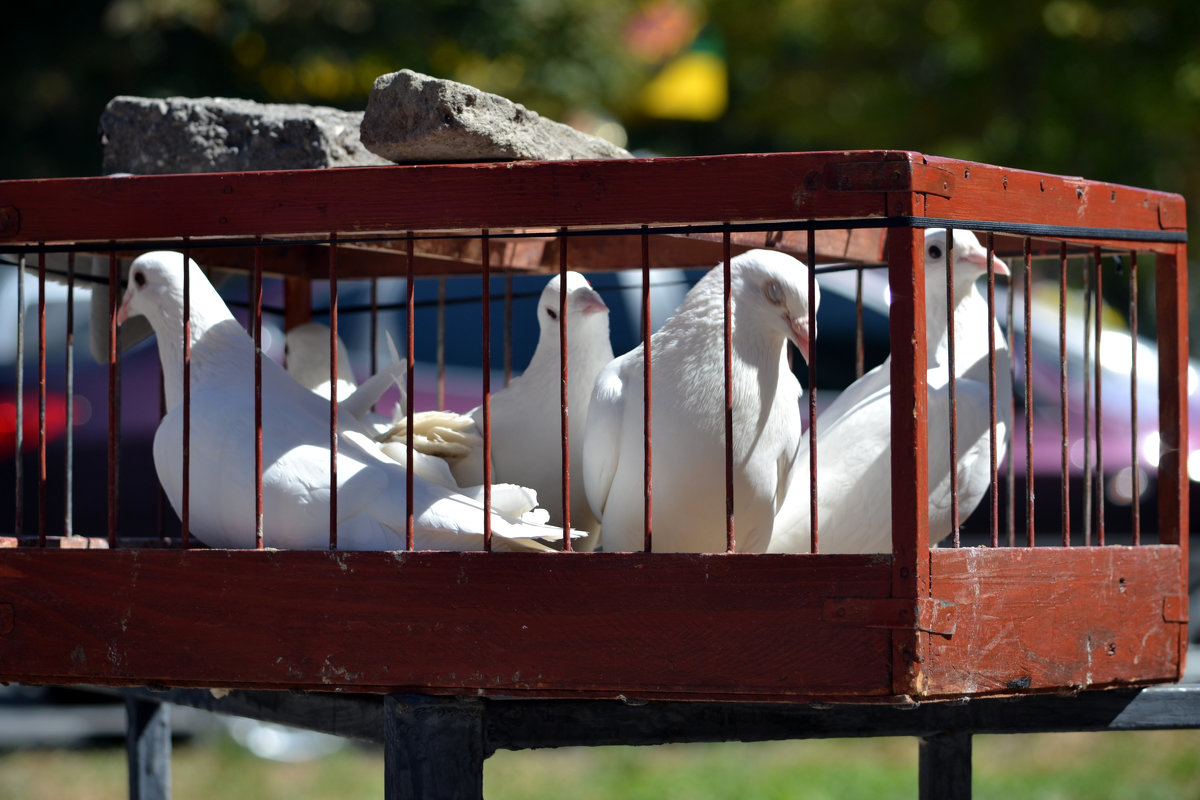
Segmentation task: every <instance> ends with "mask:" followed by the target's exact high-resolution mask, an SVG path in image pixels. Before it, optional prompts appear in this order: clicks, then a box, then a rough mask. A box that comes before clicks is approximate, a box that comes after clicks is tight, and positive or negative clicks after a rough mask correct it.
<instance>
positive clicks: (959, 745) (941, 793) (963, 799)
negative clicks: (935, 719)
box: [918, 732, 971, 800]
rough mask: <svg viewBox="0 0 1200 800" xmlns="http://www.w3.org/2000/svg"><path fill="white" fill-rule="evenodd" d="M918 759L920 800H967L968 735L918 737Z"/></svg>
mask: <svg viewBox="0 0 1200 800" xmlns="http://www.w3.org/2000/svg"><path fill="white" fill-rule="evenodd" d="M919 760H920V767H919V770H918V774H919V778H918V781H919V784H920V793H919V794H920V798H921V800H950V799H951V798H953V800H969V798H970V797H971V734H969V733H951V732H947V733H935V734H933V735H931V736H922V737H921V750H920V756H919Z"/></svg>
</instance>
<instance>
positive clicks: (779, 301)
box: [763, 281, 783, 306]
mask: <svg viewBox="0 0 1200 800" xmlns="http://www.w3.org/2000/svg"><path fill="white" fill-rule="evenodd" d="M763 294H765V295H766V296H767V299H768V300H770V301H771V302H772V303H773V304H775V305H777V306H781V305H783V287H782V286H780V285H779V281H767V283H766V285H765V286H763Z"/></svg>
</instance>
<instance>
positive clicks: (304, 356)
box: [283, 322, 355, 396]
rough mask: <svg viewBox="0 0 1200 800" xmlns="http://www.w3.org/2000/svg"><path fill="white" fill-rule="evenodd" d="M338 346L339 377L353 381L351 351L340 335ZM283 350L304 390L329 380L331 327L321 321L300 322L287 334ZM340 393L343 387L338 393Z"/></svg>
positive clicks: (292, 372)
mask: <svg viewBox="0 0 1200 800" xmlns="http://www.w3.org/2000/svg"><path fill="white" fill-rule="evenodd" d="M337 348H338V380H339V381H346V382H347V383H349V384H354V383H355V380H354V368H353V366H352V364H351V361H350V351H349V350H347V349H346V343H345V342H343V341H342V337H340V336H339V337H338V339H337ZM283 353H284V362H285V363H286V365H287V371H288V372H289V373H291V376H292V377H293V378H295V379H296V382H297V383H299V384H300V385H301V386H303V387H304V388H305V389H316V388H317V387H319V386H321V385H322V384H327V383H329V326H327V325H323V324H321V323H320V322H306V323H304V324H303V325H297V326H296V327H294V328H292V329H291V330H290V331H288V332H287V335H286V336H284V339H283ZM340 393H341V390H339V396H340Z"/></svg>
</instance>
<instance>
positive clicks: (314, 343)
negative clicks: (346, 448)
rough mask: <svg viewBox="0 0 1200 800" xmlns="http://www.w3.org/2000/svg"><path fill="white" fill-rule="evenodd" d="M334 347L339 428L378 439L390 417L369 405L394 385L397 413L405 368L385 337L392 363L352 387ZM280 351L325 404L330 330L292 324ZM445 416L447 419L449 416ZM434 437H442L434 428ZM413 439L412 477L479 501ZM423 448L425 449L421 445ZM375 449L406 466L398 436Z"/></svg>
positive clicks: (478, 491)
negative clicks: (398, 397)
mask: <svg viewBox="0 0 1200 800" xmlns="http://www.w3.org/2000/svg"><path fill="white" fill-rule="evenodd" d="M337 346H338V380H337V392H338V397H341V398H344V399H343V400H341V401H340V402H339V403H338V424H339V425H341V426H343V427H347V426H348V427H351V428H353V429H354V430H356V431H358V432H359V433H362V434H365V435H368V436H370V437H371V438H372V439H375V438H378V437H379V436H380V435H381V434H386V433H387V432H389V431H391V430H392V427H393V425H394V423H393V420H392V418H391V417H387V416H384V415H383V414H377V413H375V412H373V411H371V406H373V405H374V404H375V403H376V401H378V400H379V398H380V397H381V396H383V393H384V392H385V391H387V388H388V386H390V385H391V384H393V383H395V384H396V387H397V388H398V389H400V403H399V404H398V405H397V406H396V408H397V411H398V413H402V412H399V409H402V408H403V407H404V405H405V403H404V397H405V391H404V387H403V386H402V385H401V384H400V382H399V381H400V377H401V376H402V375H403V374H404V370H405V366H406V365H405V363H404V362H403V361H401V360H400V354H399V353H398V352H397V351H396V346H395V343H393V341H392V337H391V335H390V334H389V335H388V348H389V349H390V350H391V353H392V363H391V364H390V365H389V366H388V367H387V368H386V369H382V370H380V371H379V372H377V373H375V374H374V375H372V376H371V377H370V378H367V379H366V380H365V381H363V382H362V383H361V384H357V383H355V380H354V370H353V368H352V367H351V366H350V352H349V350H348V349H347V348H346V343H345V342H343V341H342V337H341V336H339V337H338V338H337ZM284 353H285V358H286V361H287V371H288V374H289V375H291V376H292V377H293V378H295V379H296V381H297V382H298V383H299V384H300V385H301V386H303V387H304V388H306V389H308V390H310V391H312V392H313V393H314V394H316V395H318V396H319V397H322V398H324V399H326V400H328V399H329V397H330V395H331V394H332V393H333V391H332V384H331V382H330V380H329V326H328V325H324V324H322V323H320V322H306V323H304V324H303V325H297V326H296V327H295V328H292V329H291V330H290V331H288V332H287V335H286V336H285V338H284ZM448 416H449V417H451V418H452V417H453V416H454V415H448ZM468 421H470V420H468ZM440 424H441V425H442V426H445V427H446V428H450V427H451V426H452V425H453V419H447V420H442V421H440ZM433 435H434V436H441V435H444V434H443V431H442V430H441V428H439V429H438V430H436V431H435V432H434V434H433ZM416 436H417V439H416V441H415V442H414V447H413V474H414V475H417V476H420V477H422V478H424V479H425V480H427V481H433V482H434V483H436V484H438V485H439V486H444V487H446V488H447V489H461V491H462V492H463V493H464V494H467V495H469V496H471V497H474V498H475V499H477V500H479V501H481V502H482V500H483V489H482V487H480V486H470V487H465V486H464V487H460V486H459V484H458V482H457V481H456V480H455V478H454V475H452V474H451V472H450V467H449V465H447V463H446V461H445V460H444V459H443V458H440V457H436V456H440V455H441V454H440V453H435V454H434V455H428V454H427V453H429V452H430V451H431V450H432V449H433V445H430V444H427V443H426V441H427V440H426V439H425V438H423V435H422V432H421V431H420V430H418V431H416ZM423 444H424V446H422V445H423ZM380 449H381V450H382V451H383V453H384V454H385V455H387V456H389V457H391V458H392V459H393V460H395V461H398V462H399V463H401V464H403V465H405V466H407V465H408V446H407V442H406V440H405V438H404V437H403V436H399V437H398V438H396V437H393V438H392V439H391V440H389V441H388V442H386V443H384V444H383V445H381V447H380ZM536 505H537V502H536V499H535V497H534V493H532V492H530V493H529V494H528V502H527V504H526V507H525V508H522V509H520V512H518V511H517V508H516V507H506V508H505V509H504V511H505V513H509V514H516V515H520V514H523V513H524V512H526V511H531V510H533V508H534V507H535V506H536ZM541 521H543V522H544V521H545V520H544V519H543V520H541Z"/></svg>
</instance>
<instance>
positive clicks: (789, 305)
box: [729, 250, 821, 361]
mask: <svg viewBox="0 0 1200 800" xmlns="http://www.w3.org/2000/svg"><path fill="white" fill-rule="evenodd" d="M729 267H730V277H731V279H732V280H733V294H734V299H735V302H736V309H737V311H736V313H737V314H739V315H741V316H742V318H743V319H744V318H746V316H747V315H749V316H751V317H753V318H755V319H758V320H761V321H762V324H763V325H765V326H766V327H767V328H768V329H769V330H774V331H777V332H778V333H779V334H780V335H781V336H783V337H784V338H786V339H788V340H790V341H791V342H792V344H794V345H796V348H797V349H798V350H799V351H800V355H801V356H802V357H803V358H804V360H805V361H807V360H808V358H809V347H810V342H811V341H812V336H813V334H814V333H815V331H810V330H809V325H808V314H809V306H810V304H811V306H812V309H813V310H814V311H815V310H816V308H817V305H818V304H819V303H820V302H821V290H820V288H818V287H816V286H815V285H814V287H813V288H814V290H815V291H814V294H813V296H812V297H811V298H810V297H809V296H808V267H807V266H805V265H804V262H802V261H799V260H797V259H795V258H792V257H791V256H789V255H787V254H786V253H781V252H779V251H777V250H751V251H749V252H746V253H742V254H741V255H739V256H737V257H735V258H734V259H733V260H732V261H731V262H730V265H729Z"/></svg>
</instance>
